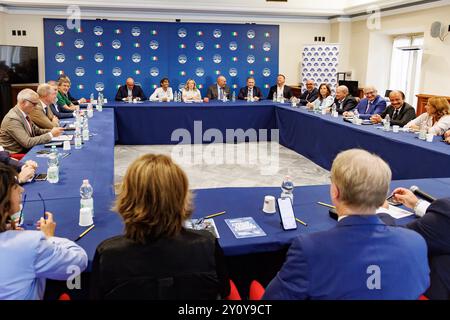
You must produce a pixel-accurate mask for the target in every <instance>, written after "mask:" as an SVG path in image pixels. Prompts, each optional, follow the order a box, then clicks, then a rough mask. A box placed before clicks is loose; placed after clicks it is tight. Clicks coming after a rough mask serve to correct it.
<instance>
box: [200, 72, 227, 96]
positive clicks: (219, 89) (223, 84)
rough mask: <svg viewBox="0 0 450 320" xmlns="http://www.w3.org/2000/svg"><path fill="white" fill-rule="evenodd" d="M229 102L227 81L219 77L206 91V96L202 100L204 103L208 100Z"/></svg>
mask: <svg viewBox="0 0 450 320" xmlns="http://www.w3.org/2000/svg"><path fill="white" fill-rule="evenodd" d="M224 99H226V100H230V87H229V86H227V79H226V78H225V77H224V76H222V75H220V76H218V77H217V79H216V83H215V84H213V85H211V86H209V87H208V90H207V91H206V96H205V98H204V99H203V101H204V102H209V100H220V101H223V100H224Z"/></svg>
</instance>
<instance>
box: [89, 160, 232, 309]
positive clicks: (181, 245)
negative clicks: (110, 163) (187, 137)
mask: <svg viewBox="0 0 450 320" xmlns="http://www.w3.org/2000/svg"><path fill="white" fill-rule="evenodd" d="M115 210H116V211H117V212H118V213H119V214H120V215H121V216H122V218H123V221H124V224H125V234H124V235H121V236H116V237H112V238H110V239H107V240H105V241H103V242H102V243H101V244H100V245H99V246H98V247H97V250H96V253H95V257H94V261H93V267H92V268H93V269H92V282H91V293H92V298H94V299H151V300H156V299H177V300H178V299H189V300H198V299H217V298H219V297H225V296H227V295H228V291H229V284H228V280H227V277H226V275H225V272H224V269H223V268H222V265H223V264H222V262H221V259H222V252H221V249H220V247H219V246H218V243H217V240H216V239H215V237H214V236H213V234H212V233H210V232H209V231H206V230H191V229H186V228H185V227H184V222H185V221H186V220H187V219H188V218H189V217H190V216H191V213H192V207H191V194H190V192H189V185H188V179H187V176H186V174H185V173H184V172H183V170H181V168H180V167H179V166H178V165H176V164H175V163H174V162H172V160H171V159H170V158H169V157H167V156H164V155H152V154H147V155H144V156H142V157H140V158H138V159H137V160H136V161H134V162H133V163H132V164H131V165H130V167H129V168H128V170H127V172H126V174H125V177H124V180H123V184H122V188H121V192H120V193H119V195H118V196H117V200H116V204H115Z"/></svg>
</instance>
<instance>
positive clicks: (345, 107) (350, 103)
mask: <svg viewBox="0 0 450 320" xmlns="http://www.w3.org/2000/svg"><path fill="white" fill-rule="evenodd" d="M334 103H335V104H336V111H337V112H338V113H339V114H343V113H344V112H345V111H352V110H353V109H354V108H355V107H356V105H357V104H358V102H357V101H356V99H355V98H354V97H353V96H352V95H351V94H349V95H348V96H346V97H345V99H344V100H343V101H342V103H339V100H338V99H337V98H335V99H334Z"/></svg>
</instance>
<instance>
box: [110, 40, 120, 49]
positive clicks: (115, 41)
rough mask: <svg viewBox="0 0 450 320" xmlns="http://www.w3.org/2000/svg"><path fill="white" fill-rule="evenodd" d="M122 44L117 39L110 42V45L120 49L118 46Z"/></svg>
mask: <svg viewBox="0 0 450 320" xmlns="http://www.w3.org/2000/svg"><path fill="white" fill-rule="evenodd" d="M121 46H122V43H120V41H119V40H114V41H113V42H112V47H113V48H114V49H116V50H117V49H120V47H121Z"/></svg>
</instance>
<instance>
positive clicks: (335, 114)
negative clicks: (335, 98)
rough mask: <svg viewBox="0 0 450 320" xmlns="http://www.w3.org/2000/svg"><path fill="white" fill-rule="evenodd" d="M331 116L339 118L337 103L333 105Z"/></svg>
mask: <svg viewBox="0 0 450 320" xmlns="http://www.w3.org/2000/svg"><path fill="white" fill-rule="evenodd" d="M331 115H332V116H333V117H335V118H337V117H338V116H339V113H338V112H337V109H336V103H333V105H332V106H331Z"/></svg>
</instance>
